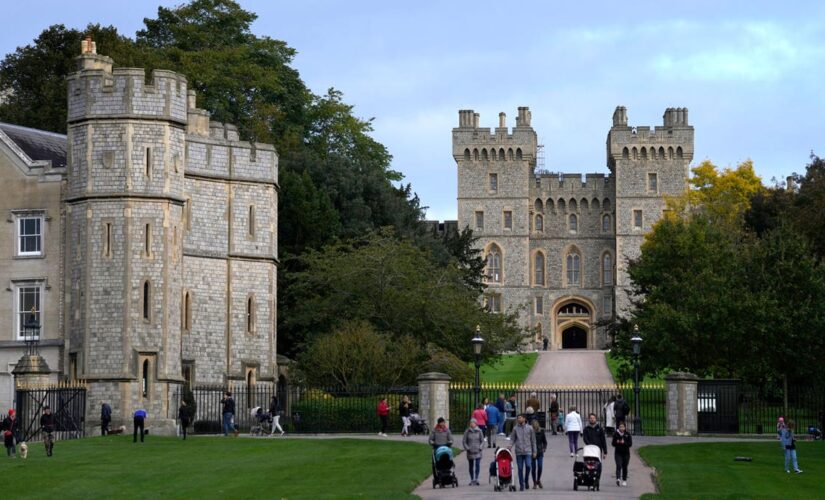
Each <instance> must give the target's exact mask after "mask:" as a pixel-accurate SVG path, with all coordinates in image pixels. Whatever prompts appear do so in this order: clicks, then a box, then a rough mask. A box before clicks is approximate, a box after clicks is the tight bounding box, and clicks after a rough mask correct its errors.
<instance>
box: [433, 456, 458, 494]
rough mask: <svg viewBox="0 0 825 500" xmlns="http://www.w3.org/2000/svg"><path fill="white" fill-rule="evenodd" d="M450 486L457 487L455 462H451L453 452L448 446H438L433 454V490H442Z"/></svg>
mask: <svg viewBox="0 0 825 500" xmlns="http://www.w3.org/2000/svg"><path fill="white" fill-rule="evenodd" d="M450 485H452V487H453V488H455V487H456V486H458V478H457V477H456V475H455V462H453V450H452V448H450V447H449V446H439V447H438V448H437V449H436V450H435V451H434V452H433V488H435V487H436V486H437V487H439V488H443V487H445V486H450Z"/></svg>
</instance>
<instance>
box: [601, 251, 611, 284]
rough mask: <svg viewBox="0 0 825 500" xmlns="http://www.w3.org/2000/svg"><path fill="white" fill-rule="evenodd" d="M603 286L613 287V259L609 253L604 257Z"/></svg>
mask: <svg viewBox="0 0 825 500" xmlns="http://www.w3.org/2000/svg"><path fill="white" fill-rule="evenodd" d="M602 285H603V286H613V257H612V256H611V255H610V254H609V253H605V254H604V255H602Z"/></svg>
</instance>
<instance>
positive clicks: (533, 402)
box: [524, 392, 541, 413]
mask: <svg viewBox="0 0 825 500" xmlns="http://www.w3.org/2000/svg"><path fill="white" fill-rule="evenodd" d="M527 406H528V407H530V408H532V409H533V413H538V411H539V408H541V402H540V401H539V398H538V395H537V394H536V393H535V392H531V393H530V397H529V398H528V399H527ZM524 409H525V410H526V409H527V408H524Z"/></svg>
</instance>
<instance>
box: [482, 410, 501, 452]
mask: <svg viewBox="0 0 825 500" xmlns="http://www.w3.org/2000/svg"><path fill="white" fill-rule="evenodd" d="M484 411H485V412H486V413H487V447H488V448H495V446H496V435H497V434H498V430H499V428H500V427H501V423H502V418H501V413H499V411H498V407H497V406H496V405H494V404H488V405H487V406H486V407H485V408H484Z"/></svg>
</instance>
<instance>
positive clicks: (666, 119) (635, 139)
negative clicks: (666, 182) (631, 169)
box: [607, 106, 693, 169]
mask: <svg viewBox="0 0 825 500" xmlns="http://www.w3.org/2000/svg"><path fill="white" fill-rule="evenodd" d="M662 123H663V125H661V126H655V127H653V129H651V128H650V127H649V126H636V127H631V126H628V124H627V109H626V108H625V107H624V106H617V107H616V110H615V111H614V112H613V126H612V127H611V128H610V132H608V134H607V164H608V166H609V167H610V168H611V169H612V168H613V167H614V166H615V162H616V161H619V160H630V161H647V160H655V161H667V160H680V161H681V160H687V161H690V160H692V159H693V127H692V126H691V125H689V123H688V110H687V108H667V109H666V110H665V112H664V115H663V116H662Z"/></svg>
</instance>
